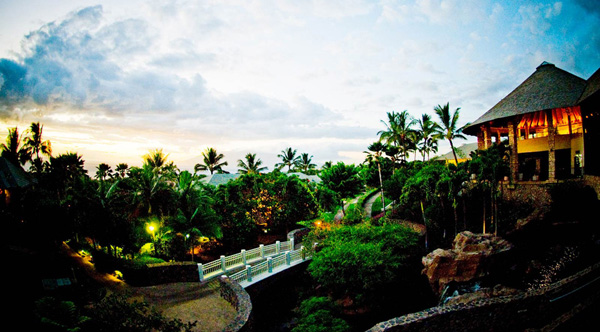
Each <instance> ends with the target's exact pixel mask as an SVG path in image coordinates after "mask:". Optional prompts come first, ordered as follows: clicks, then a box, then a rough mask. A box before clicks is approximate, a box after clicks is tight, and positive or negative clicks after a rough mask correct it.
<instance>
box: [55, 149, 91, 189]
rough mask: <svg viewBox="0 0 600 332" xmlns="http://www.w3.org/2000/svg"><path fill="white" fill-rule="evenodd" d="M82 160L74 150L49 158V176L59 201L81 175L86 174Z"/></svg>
mask: <svg viewBox="0 0 600 332" xmlns="http://www.w3.org/2000/svg"><path fill="white" fill-rule="evenodd" d="M83 165H84V161H83V159H82V157H81V156H80V155H78V154H77V153H75V152H67V153H63V154H60V155H58V156H57V157H51V158H50V177H51V181H53V184H54V188H55V189H56V190H57V193H58V199H59V201H60V200H62V199H64V198H65V195H66V193H67V192H68V191H70V189H71V188H73V186H74V185H75V184H76V182H77V181H78V180H79V178H80V177H82V176H87V171H86V170H85V168H84V167H83Z"/></svg>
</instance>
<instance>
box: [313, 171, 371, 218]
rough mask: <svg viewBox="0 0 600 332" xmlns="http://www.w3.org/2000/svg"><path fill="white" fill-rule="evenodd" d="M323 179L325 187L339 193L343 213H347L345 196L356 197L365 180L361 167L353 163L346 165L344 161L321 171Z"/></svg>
mask: <svg viewBox="0 0 600 332" xmlns="http://www.w3.org/2000/svg"><path fill="white" fill-rule="evenodd" d="M321 181H322V184H323V185H324V186H325V187H327V188H328V189H330V190H332V191H334V192H335V193H336V194H337V195H338V199H339V200H340V203H341V205H342V213H343V214H346V211H345V210H344V198H347V197H354V196H356V195H357V194H359V193H360V192H361V191H362V190H363V180H362V178H361V177H360V175H359V169H358V168H357V167H356V166H354V165H352V164H350V165H346V164H344V163H343V162H338V163H337V164H335V165H333V166H331V168H328V169H324V170H323V171H321Z"/></svg>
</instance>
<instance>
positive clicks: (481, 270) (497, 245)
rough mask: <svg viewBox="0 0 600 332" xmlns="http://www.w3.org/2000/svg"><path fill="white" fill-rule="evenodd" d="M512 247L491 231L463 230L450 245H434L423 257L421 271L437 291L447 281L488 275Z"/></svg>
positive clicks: (466, 280)
mask: <svg viewBox="0 0 600 332" xmlns="http://www.w3.org/2000/svg"><path fill="white" fill-rule="evenodd" d="M512 248H513V246H512V244H511V243H509V242H508V241H506V240H504V239H502V238H500V237H497V236H494V235H492V234H474V233H472V232H469V231H465V232H462V233H459V234H457V235H456V238H455V239H454V242H453V245H452V249H447V250H444V249H436V250H434V251H433V252H431V253H429V254H428V255H427V256H425V257H423V259H422V263H423V265H424V269H423V274H425V275H427V278H428V279H429V284H430V285H431V287H432V289H433V291H434V292H436V293H437V294H438V295H440V294H441V293H442V291H443V290H444V288H445V287H446V285H448V284H449V283H450V282H457V283H463V282H468V281H471V280H474V279H478V278H482V277H486V276H488V275H489V274H490V273H491V272H492V271H493V270H495V269H496V268H497V266H495V264H496V263H499V262H502V261H504V260H505V256H506V253H507V252H508V251H509V250H510V249H512ZM498 258H501V259H498Z"/></svg>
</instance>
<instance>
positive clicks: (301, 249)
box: [300, 246, 306, 260]
mask: <svg viewBox="0 0 600 332" xmlns="http://www.w3.org/2000/svg"><path fill="white" fill-rule="evenodd" d="M300 253H302V260H305V259H306V250H304V246H300Z"/></svg>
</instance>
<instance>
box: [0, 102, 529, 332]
mask: <svg viewBox="0 0 600 332" xmlns="http://www.w3.org/2000/svg"><path fill="white" fill-rule="evenodd" d="M435 113H436V114H437V115H438V117H439V118H440V121H441V122H440V124H437V123H436V122H434V121H433V120H432V119H431V117H430V116H429V115H427V114H424V115H423V116H422V117H421V118H420V119H413V118H411V117H410V115H409V114H408V112H406V111H404V112H400V113H396V112H391V113H388V117H387V121H382V122H383V123H384V125H385V129H384V130H382V131H380V132H379V135H380V139H379V140H378V141H376V142H374V143H373V144H370V145H369V146H368V147H367V150H366V151H365V153H366V158H365V162H364V163H362V164H360V165H352V164H345V163H342V162H338V163H331V162H328V163H326V164H325V165H323V167H322V168H321V169H317V166H316V165H315V164H314V163H313V162H312V158H313V156H312V155H310V154H308V153H301V154H298V153H297V151H296V150H295V149H292V148H291V147H290V148H286V149H284V150H282V151H281V153H280V154H278V157H279V158H281V162H280V163H278V164H277V165H276V169H275V171H272V172H269V173H266V172H265V170H266V168H265V167H264V166H263V165H262V161H261V160H260V158H258V157H257V156H256V154H253V153H248V154H247V155H246V156H245V159H244V160H238V161H237V166H238V167H239V170H238V173H240V174H241V175H240V176H239V177H238V178H237V179H235V180H230V181H229V182H227V183H225V184H221V185H219V186H218V187H213V186H209V185H207V184H205V183H204V182H203V181H202V178H203V177H204V176H205V175H203V174H202V173H201V172H208V173H210V174H213V173H221V172H224V169H223V168H224V166H226V165H228V163H227V161H226V160H225V156H224V155H223V154H221V153H218V152H217V150H216V149H214V148H209V149H207V150H206V151H205V152H204V153H203V154H202V156H201V160H199V162H198V164H197V165H196V167H195V168H194V171H193V172H190V171H187V170H180V169H179V168H178V167H177V166H176V165H175V164H174V163H173V162H172V161H169V160H168V155H166V154H165V153H163V151H162V150H160V149H158V150H153V151H149V153H148V154H147V155H145V156H143V157H142V161H143V163H142V166H141V167H129V166H128V165H127V164H124V163H121V164H118V165H116V167H115V169H114V170H113V169H112V167H111V166H110V165H108V164H100V165H98V167H97V168H96V171H95V174H92V175H91V176H90V174H88V171H87V170H86V169H85V167H84V160H83V157H82V156H80V155H78V154H77V153H75V152H69V153H65V154H60V155H58V156H54V155H52V149H51V144H50V142H49V141H47V140H44V139H43V137H42V129H43V126H41V125H40V124H38V123H34V124H32V125H31V128H30V129H28V130H27V131H26V132H25V133H24V134H23V135H20V134H19V132H18V129H17V128H13V129H11V130H10V131H9V136H8V138H7V141H6V143H5V144H3V145H2V146H1V150H2V156H3V157H5V158H6V159H8V160H10V161H11V162H12V163H14V164H15V165H22V166H23V167H27V166H29V168H28V173H29V176H30V178H31V179H32V185H31V186H28V187H26V188H22V189H20V190H12V191H11V193H10V194H11V195H10V204H8V200H7V199H6V198H8V196H7V195H6V193H4V194H3V195H4V197H3V198H5V199H3V200H2V203H0V204H1V205H0V208H1V210H0V214H1V216H2V219H3V220H6V225H7V227H9V232H11V234H14V236H13V237H12V239H11V240H12V241H14V243H19V244H21V245H22V244H28V245H30V246H33V247H37V248H50V247H57V246H58V245H59V244H61V243H63V242H68V243H69V244H70V245H71V247H72V248H75V249H86V250H88V251H91V252H92V254H93V256H94V262H95V264H96V268H97V269H98V270H100V271H105V272H109V273H112V272H113V271H114V270H122V271H124V272H125V273H124V278H125V280H126V281H134V279H132V278H131V277H130V276H131V275H135V274H128V273H127V272H128V271H135V270H136V269H143V268H144V267H145V264H147V263H149V262H160V261H167V260H175V261H183V260H196V261H198V260H200V261H206V260H211V259H214V258H216V257H218V255H220V254H228V253H232V252H238V251H239V250H240V249H242V248H250V247H252V246H256V245H257V244H258V243H260V242H261V241H268V240H269V239H271V240H272V239H285V236H286V234H287V232H289V231H290V230H292V229H295V228H298V227H302V226H308V227H309V228H311V230H312V232H311V233H310V234H309V235H308V236H307V237H306V240H305V241H307V242H308V241H310V242H312V243H318V245H317V247H316V248H315V254H314V258H313V261H312V263H311V264H310V267H309V268H308V271H309V272H310V274H311V276H312V278H313V280H314V282H315V284H318V285H319V287H320V288H319V289H320V291H319V292H317V294H314V296H317V297H314V298H313V297H312V296H309V297H307V298H306V299H304V302H303V303H302V304H301V305H300V307H299V310H298V315H299V321H298V327H297V328H296V330H298V329H301V330H306V331H312V330H314V331H320V330H323V328H324V327H330V328H328V329H329V330H331V329H333V330H337V329H339V330H344V329H345V326H346V325H345V323H343V319H344V318H343V317H342V316H343V315H342V314H341V312H343V310H345V309H348V307H353V308H357V307H361V308H366V309H365V310H367V311H369V310H374V309H376V308H377V307H378V305H379V304H378V303H385V299H388V298H390V297H392V296H407V297H415V296H417V297H418V296H420V295H418V294H416V293H415V291H416V290H418V289H420V288H418V287H414V285H415V284H418V283H419V282H421V281H422V276H421V275H420V272H419V270H420V257H421V256H422V255H423V254H424V253H425V252H426V251H425V250H427V249H428V248H430V247H438V246H444V245H447V244H448V243H449V242H450V241H451V239H452V238H453V237H454V235H455V234H457V233H458V232H460V231H462V230H466V229H469V230H473V231H490V230H494V231H498V229H500V231H502V227H505V226H502V225H508V224H511V222H509V221H508V220H507V219H508V218H516V217H517V216H516V215H507V214H503V213H502V212H500V209H499V206H501V205H502V204H505V202H503V201H502V200H501V198H500V195H499V192H498V186H497V183H498V181H501V180H502V179H503V178H504V176H507V175H508V168H507V158H508V154H507V153H508V151H507V149H505V148H503V146H502V145H500V146H498V147H495V148H492V149H489V150H486V151H478V152H477V153H474V154H473V155H472V158H473V159H472V161H470V162H465V163H461V164H458V165H454V164H445V163H441V162H437V161H433V160H429V156H430V154H431V153H435V152H437V146H438V144H437V142H438V141H439V140H441V139H446V140H448V141H449V142H450V144H453V143H452V142H453V140H455V139H458V138H461V137H462V135H461V129H460V128H458V127H457V120H458V114H459V112H458V109H457V110H456V111H455V112H453V113H452V114H450V111H449V106H448V105H447V104H446V105H445V106H438V107H436V108H435ZM412 153H414V156H415V157H414V161H411V160H410V159H411V158H410V156H411V154H412ZM419 154H420V156H418V155H419ZM281 170H287V171H295V172H302V173H305V174H309V175H314V174H318V175H319V178H320V182H319V183H315V182H308V181H306V180H302V179H300V178H299V177H297V176H294V175H290V174H287V173H284V172H282V171H281ZM373 194H375V195H378V197H379V199H378V202H377V204H374V205H375V210H376V211H381V213H379V214H377V215H376V216H375V217H371V216H370V215H365V213H364V207H363V204H364V202H365V200H366V199H367V198H368V197H372V196H371V195H373ZM390 203H393V204H392V207H393V208H392V209H390V210H389V211H388V210H386V211H383V207H384V206H388V205H389V204H390ZM338 210H341V211H342V214H341V216H342V217H341V218H339V217H336V212H337V211H338ZM401 224H402V225H401ZM404 225H421V226H420V227H422V228H419V227H412V229H416V230H419V229H424V232H422V233H419V232H417V231H414V230H411V229H410V228H408V227H405V226H404ZM312 243H306V246H307V247H312ZM390 289H393V290H394V291H390ZM421 295H422V294H421ZM325 299H327V300H325ZM111 301H113V303H112V305H113V306H116V305H121V304H120V302H118V301H116V300H115V299H113V300H111ZM328 302H330V304H328ZM421 302H422V301H421ZM331 303H338V304H340V305H331ZM344 303H345V304H344ZM348 303H350V304H348ZM412 303H420V302H419V300H414V301H412ZM416 305H418V304H416ZM66 306H68V305H66ZM100 307H102V306H100ZM413 309H414V308H413ZM123 310H125V309H123ZM127 310H132V311H134V312H137V313H140V312H141V313H142V314H143V315H150V316H152V315H154V314H153V313H152V312H147V311H146V309H144V305H143V304H140V306H139V307H135V308H133V307H132V308H127ZM406 310H409V308H406ZM79 319H82V321H81V322H79V321H78V320H76V321H75V323H77V324H79V323H81V324H84V323H85V321H86V320H87V319H88V317H87V316H86V317H79ZM90 319H94V317H91V318H90ZM157 321H160V322H162V321H161V318H160V317H158V318H157ZM162 323H165V322H162ZM162 323H161V324H162ZM157 324H158V323H157ZM165 324H174V323H168V322H167V323H165ZM310 326H312V327H310ZM318 326H320V327H319V328H317V327H318ZM175 328H179V329H185V328H189V327H186V326H183V325H177V324H175Z"/></svg>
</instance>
